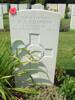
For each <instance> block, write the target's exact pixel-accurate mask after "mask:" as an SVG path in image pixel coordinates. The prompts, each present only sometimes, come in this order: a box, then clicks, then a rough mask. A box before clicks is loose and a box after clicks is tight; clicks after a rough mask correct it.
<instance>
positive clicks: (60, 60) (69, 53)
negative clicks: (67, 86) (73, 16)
mask: <svg viewBox="0 0 75 100" xmlns="http://www.w3.org/2000/svg"><path fill="white" fill-rule="evenodd" d="M65 23H66V24H67V23H69V21H65V22H64V24H65ZM4 24H5V29H6V31H3V32H0V42H1V41H2V40H4V41H5V42H6V44H10V33H9V31H8V29H9V28H8V27H9V26H8V15H5V16H4ZM6 47H7V48H8V47H9V46H6ZM6 47H5V48H6ZM74 53H75V31H69V32H60V36H59V47H58V56H57V67H61V68H64V69H75V59H74V57H73V56H74Z"/></svg>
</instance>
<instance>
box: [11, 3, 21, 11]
mask: <svg viewBox="0 0 75 100" xmlns="http://www.w3.org/2000/svg"><path fill="white" fill-rule="evenodd" d="M10 7H11V8H12V7H15V8H16V9H17V10H18V8H19V4H10Z"/></svg>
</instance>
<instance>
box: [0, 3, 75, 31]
mask: <svg viewBox="0 0 75 100" xmlns="http://www.w3.org/2000/svg"><path fill="white" fill-rule="evenodd" d="M1 6H2V7H1V9H2V12H3V14H6V13H7V11H8V5H7V3H5V4H4V3H3V4H1ZM65 6H66V5H65V4H47V5H46V8H47V9H48V10H50V11H55V12H59V13H60V15H61V18H63V17H64V15H65ZM68 6H69V8H70V12H69V16H71V23H70V28H71V29H75V25H74V23H75V22H74V21H75V20H74V19H75V18H74V11H75V5H73V4H69V5H68ZM10 7H16V9H18V10H24V9H27V8H28V5H27V4H11V5H10ZM32 9H44V6H43V5H41V4H34V5H32ZM2 16H3V15H2ZM2 22H3V20H2ZM1 26H3V25H1ZM0 29H3V28H2V27H1V28H0Z"/></svg>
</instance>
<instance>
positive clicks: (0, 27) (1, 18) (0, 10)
mask: <svg viewBox="0 0 75 100" xmlns="http://www.w3.org/2000/svg"><path fill="white" fill-rule="evenodd" d="M1 29H4V25H3V11H2V5H1V4H0V30H1Z"/></svg>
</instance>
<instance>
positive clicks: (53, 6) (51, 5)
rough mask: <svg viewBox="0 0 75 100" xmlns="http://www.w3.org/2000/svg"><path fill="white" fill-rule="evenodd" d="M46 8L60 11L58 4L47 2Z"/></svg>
mask: <svg viewBox="0 0 75 100" xmlns="http://www.w3.org/2000/svg"><path fill="white" fill-rule="evenodd" d="M46 8H47V9H48V10H50V11H58V4H47V5H46Z"/></svg>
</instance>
